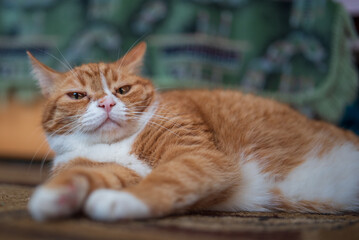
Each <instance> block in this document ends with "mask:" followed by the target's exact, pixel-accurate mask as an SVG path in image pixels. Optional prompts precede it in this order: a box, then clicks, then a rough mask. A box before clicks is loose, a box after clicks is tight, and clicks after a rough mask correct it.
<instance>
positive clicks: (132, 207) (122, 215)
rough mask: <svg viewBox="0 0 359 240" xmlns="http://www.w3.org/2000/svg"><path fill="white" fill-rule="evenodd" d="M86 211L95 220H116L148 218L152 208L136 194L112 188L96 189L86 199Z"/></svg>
mask: <svg viewBox="0 0 359 240" xmlns="http://www.w3.org/2000/svg"><path fill="white" fill-rule="evenodd" d="M85 212H86V214H87V215H88V216H90V217H91V218H92V219H94V220H98V221H116V220H121V219H136V218H146V217H149V216H150V210H149V208H148V207H147V206H146V204H145V203H143V202H142V201H141V200H139V199H138V198H137V197H135V196H134V195H132V194H130V193H127V192H124V191H116V190H111V189H99V190H96V191H94V192H93V193H92V194H91V195H90V196H89V198H88V199H87V201H86V204H85Z"/></svg>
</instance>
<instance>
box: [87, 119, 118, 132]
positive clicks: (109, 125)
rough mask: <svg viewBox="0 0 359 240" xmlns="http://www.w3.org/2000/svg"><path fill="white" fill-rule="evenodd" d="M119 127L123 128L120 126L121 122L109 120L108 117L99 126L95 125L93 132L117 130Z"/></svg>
mask: <svg viewBox="0 0 359 240" xmlns="http://www.w3.org/2000/svg"><path fill="white" fill-rule="evenodd" d="M120 128H123V127H122V126H121V124H119V123H117V122H115V121H113V120H110V119H107V120H106V121H104V122H103V123H102V124H101V125H100V126H99V127H97V128H96V129H95V130H94V132H96V131H98V132H100V133H102V132H113V131H116V130H119V129H120Z"/></svg>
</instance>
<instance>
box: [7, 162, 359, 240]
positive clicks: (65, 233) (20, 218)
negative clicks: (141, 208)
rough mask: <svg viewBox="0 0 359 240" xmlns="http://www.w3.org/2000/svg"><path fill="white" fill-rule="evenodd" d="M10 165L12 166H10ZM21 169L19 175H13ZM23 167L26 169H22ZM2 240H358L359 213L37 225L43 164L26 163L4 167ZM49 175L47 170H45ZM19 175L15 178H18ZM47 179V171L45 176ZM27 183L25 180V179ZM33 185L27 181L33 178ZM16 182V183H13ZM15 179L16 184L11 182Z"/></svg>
mask: <svg viewBox="0 0 359 240" xmlns="http://www.w3.org/2000/svg"><path fill="white" fill-rule="evenodd" d="M9 165H11V166H10V167H9ZM16 168H18V170H19V172H18V173H19V174H18V175H19V176H17V177H14V176H13V175H14V174H15V172H16ZM23 168H24V166H23ZM0 169H1V171H0V173H1V172H3V173H4V172H7V171H6V169H12V170H11V171H12V172H11V173H12V174H8V175H11V176H12V177H11V178H10V180H7V181H4V179H5V178H6V177H4V176H2V177H0V239H2V240H7V239H14V240H20V239H54V240H56V239H73V240H82V239H104V240H106V239H126V240H132V239H145V240H151V239H160V240H162V239H163V240H165V239H166V240H167V239H173V240H182V239H184V240H189V239H199V240H202V239H203V240H204V239H206V240H207V239H209V240H212V239H248V240H250V239H253V240H254V239H292V240H297V239H298V240H299V239H323V240H324V239H326V240H331V239H340V240H343V239H353V240H354V239H359V214H357V213H348V214H342V215H325V214H298V213H252V212H240V213H233V212H229V213H228V212H196V213H190V214H186V215H181V214H180V215H173V216H169V217H164V218H158V219H149V220H131V221H120V222H116V223H101V222H95V221H92V220H90V219H88V218H86V216H83V215H82V214H79V215H77V216H74V217H73V218H71V219H63V220H56V221H50V222H45V223H39V222H35V221H33V220H32V219H31V217H30V216H29V214H28V212H27V210H26V205H27V202H28V200H29V197H30V195H31V193H32V191H33V190H34V185H35V183H36V181H41V178H40V177H38V178H36V177H35V176H36V174H39V170H40V166H39V165H36V164H35V166H32V169H33V170H32V171H33V172H32V173H31V171H29V170H28V169H27V170H26V172H27V175H26V174H25V173H24V172H22V171H24V169H22V168H21V164H13V165H12V164H9V163H7V164H3V165H0ZM45 171H46V168H45ZM15 175H16V174H15ZM43 175H44V176H46V173H45V174H43ZM21 178H22V179H23V181H20V179H21ZM26 178H28V179H31V181H28V179H26ZM11 179H12V180H11ZM11 181H14V182H13V183H11Z"/></svg>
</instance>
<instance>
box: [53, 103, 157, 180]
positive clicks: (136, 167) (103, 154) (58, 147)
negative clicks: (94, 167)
mask: <svg viewBox="0 0 359 240" xmlns="http://www.w3.org/2000/svg"><path fill="white" fill-rule="evenodd" d="M156 107H157V104H154V105H153V106H151V107H150V109H149V110H148V111H147V112H145V113H143V115H142V117H141V120H139V126H140V127H139V130H138V131H137V132H136V133H134V134H133V135H132V136H130V137H128V138H125V139H123V140H121V141H119V142H115V143H113V144H108V143H101V142H102V140H99V139H98V138H99V137H100V136H98V135H96V133H95V134H86V133H81V132H79V133H73V134H68V135H49V136H47V140H48V142H49V145H50V147H51V148H52V149H53V150H54V151H55V153H56V157H55V158H54V166H57V165H58V164H62V163H66V162H68V161H71V160H73V159H75V158H78V157H82V158H86V159H89V160H91V161H95V162H114V163H118V164H120V165H122V166H124V167H127V168H129V169H131V170H133V171H135V172H136V173H137V174H139V175H140V176H143V177H144V176H146V175H147V174H149V173H150V172H151V170H152V169H151V168H150V166H149V165H148V164H146V163H145V162H144V161H141V160H139V159H138V158H137V157H136V156H135V155H134V154H131V153H130V152H131V149H132V145H133V143H134V142H135V140H136V137H137V136H138V134H140V132H141V131H142V130H143V129H144V127H145V126H146V124H147V122H148V121H149V120H150V119H151V117H152V115H153V113H154V111H155V109H156ZM119 134H120V133H119Z"/></svg>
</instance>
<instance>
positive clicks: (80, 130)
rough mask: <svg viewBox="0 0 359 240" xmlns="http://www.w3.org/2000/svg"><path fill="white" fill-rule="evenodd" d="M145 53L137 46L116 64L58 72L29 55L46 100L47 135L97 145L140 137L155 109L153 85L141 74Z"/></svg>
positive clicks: (97, 64)
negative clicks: (82, 138) (72, 136)
mask: <svg viewBox="0 0 359 240" xmlns="http://www.w3.org/2000/svg"><path fill="white" fill-rule="evenodd" d="M145 52H146V44H145V43H144V42H141V43H139V44H138V45H137V46H136V47H134V48H133V49H132V50H131V51H129V52H128V53H127V54H126V55H125V56H123V57H122V58H120V59H119V60H117V61H116V62H113V63H102V62H100V63H89V64H84V65H82V66H79V67H75V68H73V69H71V70H69V71H68V72H63V73H62V72H57V71H55V70H53V69H51V68H49V67H48V66H46V65H44V64H43V63H41V62H39V61H38V60H37V59H36V58H35V57H33V56H32V55H31V53H29V52H27V54H28V56H29V58H30V60H31V64H32V68H33V73H34V75H35V77H36V78H37V80H38V82H39V85H40V87H41V91H42V94H43V95H44V97H45V99H46V107H45V110H44V114H43V120H42V125H43V128H44V130H45V132H46V133H47V135H69V134H84V135H86V136H87V137H91V138H93V140H94V141H95V142H96V141H99V142H112V141H116V140H120V139H122V138H124V137H126V136H129V135H131V134H133V133H134V132H136V131H137V130H138V129H139V128H140V127H141V124H142V122H143V121H144V119H145V115H146V114H148V111H149V109H150V107H151V105H153V104H154V97H155V90H154V87H153V85H152V83H151V82H150V81H149V80H147V79H145V78H143V77H140V76H139V75H138V74H139V72H140V70H141V65H142V62H143V58H144V55H145Z"/></svg>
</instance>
